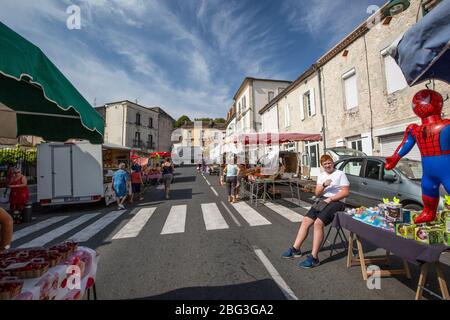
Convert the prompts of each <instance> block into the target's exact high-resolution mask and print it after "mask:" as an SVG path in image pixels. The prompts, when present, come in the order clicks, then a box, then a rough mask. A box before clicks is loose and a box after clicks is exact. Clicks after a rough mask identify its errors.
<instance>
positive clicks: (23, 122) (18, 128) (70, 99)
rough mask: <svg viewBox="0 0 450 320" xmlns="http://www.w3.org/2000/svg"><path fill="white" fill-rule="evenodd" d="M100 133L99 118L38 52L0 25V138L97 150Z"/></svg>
mask: <svg viewBox="0 0 450 320" xmlns="http://www.w3.org/2000/svg"><path fill="white" fill-rule="evenodd" d="M67 58H68V59H70V57H67ZM103 133H104V122H103V118H102V117H101V116H100V114H99V113H97V111H95V109H94V108H93V107H92V106H91V105H90V104H89V103H88V102H87V101H86V99H84V98H83V96H82V95H81V94H80V93H79V92H78V90H77V89H76V88H75V87H74V86H73V85H72V84H71V83H70V82H69V80H67V78H66V77H65V76H64V75H63V74H62V73H61V72H60V71H59V70H58V68H56V66H55V65H54V64H53V63H52V62H51V61H50V60H49V59H48V58H47V57H46V56H45V54H44V53H43V52H42V51H41V49H39V48H38V47H36V46H35V45H34V44H32V43H31V42H29V41H27V40H26V39H24V38H23V37H22V36H20V35H19V34H17V33H16V32H14V31H13V30H11V29H10V28H8V27H7V26H6V25H4V24H3V23H1V22H0V137H6V138H15V137H17V136H21V135H32V136H38V137H42V138H43V139H45V140H47V141H66V140H68V139H85V140H89V141H90V142H92V143H95V144H99V143H102V142H103Z"/></svg>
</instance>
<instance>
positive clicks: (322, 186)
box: [282, 155, 350, 268]
mask: <svg viewBox="0 0 450 320" xmlns="http://www.w3.org/2000/svg"><path fill="white" fill-rule="evenodd" d="M320 164H321V165H322V167H323V169H324V172H322V173H321V174H320V175H319V178H318V179H317V185H316V190H315V194H316V197H317V198H319V197H320V200H321V202H318V203H317V204H315V205H313V206H312V207H311V209H310V210H309V211H308V213H307V214H306V217H305V218H304V219H303V222H302V223H301V225H300V229H299V231H298V234H297V237H296V239H295V242H294V245H293V246H292V247H291V248H289V249H287V250H286V251H285V252H284V253H283V254H282V257H283V258H294V257H301V256H302V252H301V246H302V244H303V242H304V241H305V239H306V238H307V236H308V232H309V229H310V227H311V226H313V225H314V238H313V248H312V252H311V255H308V256H307V258H306V260H304V261H303V262H301V263H299V264H298V266H299V267H300V268H312V267H316V266H318V265H319V264H320V261H319V257H318V254H319V250H320V246H321V244H322V241H323V229H324V227H325V226H326V225H328V224H330V223H331V222H332V221H333V218H334V215H335V213H336V212H338V211H343V210H344V209H345V197H347V196H348V195H349V186H350V183H349V182H348V179H347V176H346V175H345V173H344V172H342V171H340V170H336V169H335V168H334V163H333V159H332V158H331V157H330V156H329V155H323V156H322V157H321V158H320Z"/></svg>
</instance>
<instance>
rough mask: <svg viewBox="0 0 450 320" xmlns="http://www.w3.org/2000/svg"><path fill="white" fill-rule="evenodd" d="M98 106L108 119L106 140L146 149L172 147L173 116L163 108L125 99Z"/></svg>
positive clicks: (167, 148)
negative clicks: (150, 106)
mask: <svg viewBox="0 0 450 320" xmlns="http://www.w3.org/2000/svg"><path fill="white" fill-rule="evenodd" d="M96 110H97V111H98V112H99V113H100V114H101V115H102V116H103V118H104V119H105V142H108V143H112V144H116V145H120V146H125V147H129V148H133V149H137V150H141V151H144V152H154V151H170V147H171V143H170V135H171V133H172V128H173V119H172V118H171V117H170V116H169V115H168V114H166V113H165V112H164V111H163V110H162V109H160V108H153V109H151V108H146V107H144V106H141V105H139V104H137V103H133V102H130V101H127V100H125V101H119V102H113V103H109V104H106V105H105V106H103V107H98V108H96ZM161 147H163V148H165V149H164V150H163V149H161Z"/></svg>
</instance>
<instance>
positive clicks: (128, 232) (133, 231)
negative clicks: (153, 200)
mask: <svg viewBox="0 0 450 320" xmlns="http://www.w3.org/2000/svg"><path fill="white" fill-rule="evenodd" d="M155 210H156V208H143V209H140V210H139V212H138V213H137V214H136V215H135V216H134V217H133V219H131V220H130V221H129V222H128V223H127V224H126V225H125V226H124V227H123V228H122V229H120V231H119V232H117V233H116V234H115V235H114V236H113V240H117V239H126V238H135V237H137V236H138V235H139V233H140V232H141V230H142V229H143V228H144V226H145V225H146V223H147V222H148V220H149V219H150V218H151V216H152V215H153V213H154V212H155Z"/></svg>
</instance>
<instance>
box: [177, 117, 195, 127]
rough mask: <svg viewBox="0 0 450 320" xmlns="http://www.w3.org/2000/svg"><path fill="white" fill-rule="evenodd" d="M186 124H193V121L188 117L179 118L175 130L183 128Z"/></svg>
mask: <svg viewBox="0 0 450 320" xmlns="http://www.w3.org/2000/svg"><path fill="white" fill-rule="evenodd" d="M185 122H187V123H191V122H192V121H191V119H189V117H188V116H186V115H183V116H181V117H180V118H178V120H177V121H176V122H175V128H179V127H181V126H182V125H184V123H185Z"/></svg>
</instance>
